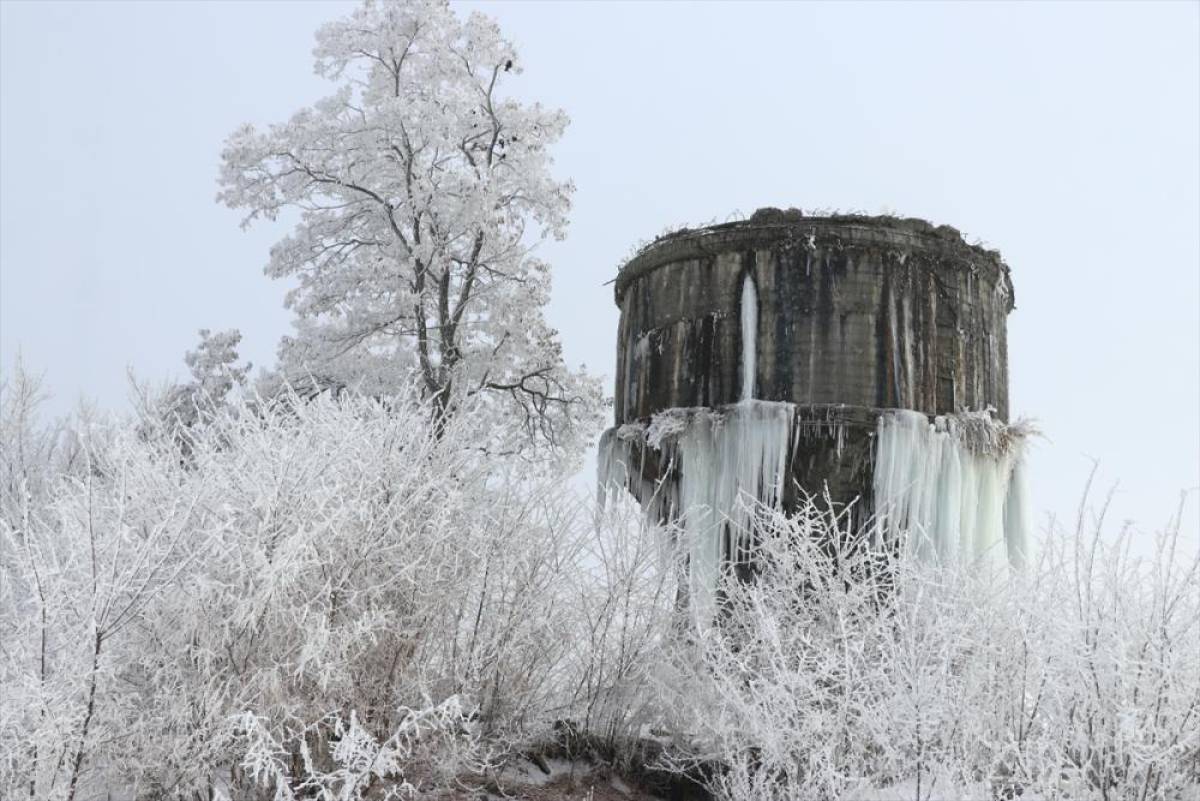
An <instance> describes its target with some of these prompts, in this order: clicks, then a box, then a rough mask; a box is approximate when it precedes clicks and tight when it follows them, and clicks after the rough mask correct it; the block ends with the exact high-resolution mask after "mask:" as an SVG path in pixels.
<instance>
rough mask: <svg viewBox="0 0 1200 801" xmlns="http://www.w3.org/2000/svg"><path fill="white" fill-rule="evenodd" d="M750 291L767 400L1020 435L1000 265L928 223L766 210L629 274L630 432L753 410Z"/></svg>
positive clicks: (625, 391)
mask: <svg viewBox="0 0 1200 801" xmlns="http://www.w3.org/2000/svg"><path fill="white" fill-rule="evenodd" d="M747 279H749V282H750V283H748V282H747ZM749 285H752V286H753V289H754V291H755V292H756V295H757V301H758V314H757V325H756V326H755V329H754V337H755V339H756V343H754V344H755V345H756V356H757V358H756V359H755V370H754V384H755V387H754V392H753V396H754V397H755V398H758V399H762V400H776V401H789V402H792V403H796V404H801V405H809V406H812V405H823V404H844V405H847V406H853V407H860V408H863V409H870V408H901V409H913V410H917V411H922V412H925V413H927V414H931V415H932V414H944V413H949V412H958V411H962V410H964V409H974V410H979V409H984V408H987V407H989V406H991V407H993V408H995V409H996V412H997V415H998V416H999V417H1000V418H1001V419H1007V416H1008V359H1007V342H1006V337H1005V318H1006V316H1007V315H1008V313H1009V311H1011V310H1012V308H1013V291H1012V283H1011V280H1010V279H1009V272H1008V268H1007V267H1006V266H1005V264H1004V263H1003V262H1002V261H1001V259H1000V256H999V254H998V253H996V252H995V251H989V250H985V249H983V248H981V247H976V246H972V245H968V244H967V243H965V242H964V241H963V239H962V237H961V235H960V234H959V233H958V231H956V230H954V229H953V228H950V227H948V226H942V227H938V228H935V227H934V226H932V225H930V224H929V223H927V222H924V221H922V220H913V219H898V218H893V217H860V216H839V217H802V216H800V215H799V213H791V212H781V211H776V210H762V211H759V212H758V213H756V214H755V215H754V216H753V217H752V218H751V219H750V220H749V221H747V222H738V223H730V224H726V225H717V226H712V227H710V228H702V229H698V230H685V231H680V232H678V233H675V234H672V235H670V236H667V237H663V238H661V239H659V240H657V241H655V242H654V243H653V244H651V245H650V246H648V247H647V248H645V249H644V250H642V251H641V252H640V253H639V254H638V255H637V256H636V257H635V258H634V259H633V260H632V261H630V262H629V263H628V264H627V265H626V266H625V267H624V269H622V270H621V272H620V275H619V276H618V278H617V281H616V299H617V305H618V306H619V307H620V309H621V322H620V328H619V333H618V341H617V373H616V422H617V423H618V424H621V423H628V422H632V421H635V420H639V419H646V418H649V417H650V416H652V415H653V414H655V413H657V412H660V411H663V410H665V409H671V408H682V407H693V406H708V407H717V406H722V405H725V404H729V403H734V402H736V401H738V400H739V399H741V392H742V384H743V381H742V370H743V366H744V365H743V355H744V354H745V353H746V352H747V350H748V349H747V343H744V342H743V331H742V329H743V326H742V317H741V308H742V294H743V292H744V291H745V287H746V286H749Z"/></svg>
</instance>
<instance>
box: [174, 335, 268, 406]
mask: <svg viewBox="0 0 1200 801" xmlns="http://www.w3.org/2000/svg"><path fill="white" fill-rule="evenodd" d="M241 341H242V334H241V332H240V331H238V330H237V329H230V330H228V331H217V332H216V333H213V332H212V331H209V330H208V329H207V328H201V329H200V344H199V345H197V346H196V349H195V350H189V351H188V352H187V353H186V354H184V357H183V361H184V364H186V365H187V366H188V371H189V372H190V373H191V374H192V380H191V381H189V382H187V383H184V384H178V385H176V386H174V387H172V388H171V389H170V390H169V391H168V392H167V393H166V395H165V397H164V398H163V408H162V410H161V411H160V412H159V414H160V415H165V416H166V417H167V418H168V419H169V421H170V422H173V423H174V422H178V423H182V424H183V425H184V426H191V425H194V424H195V423H196V422H198V421H199V420H201V419H202V418H203V417H205V416H209V415H211V414H212V412H213V411H214V410H215V409H216V408H218V407H219V406H220V405H221V404H223V403H224V402H225V401H226V400H227V399H228V397H229V393H230V392H232V391H233V389H234V388H235V387H241V386H243V385H244V384H245V382H246V375H247V374H248V373H249V372H250V367H251V365H250V364H249V363H247V364H244V365H241V366H238V363H237V362H238V350H237V348H238V343H240V342H241Z"/></svg>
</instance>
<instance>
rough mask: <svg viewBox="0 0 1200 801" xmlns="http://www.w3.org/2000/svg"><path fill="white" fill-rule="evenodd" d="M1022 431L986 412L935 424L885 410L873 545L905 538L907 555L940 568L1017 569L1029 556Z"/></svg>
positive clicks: (910, 413)
mask: <svg viewBox="0 0 1200 801" xmlns="http://www.w3.org/2000/svg"><path fill="white" fill-rule="evenodd" d="M1028 433H1029V429H1028V427H1027V426H1025V425H1023V424H1017V425H1012V426H1007V425H1004V424H1003V423H1000V422H998V421H996V420H993V419H992V417H991V415H990V414H989V413H987V412H973V413H972V412H966V413H962V414H956V415H946V416H940V417H936V418H934V420H933V422H932V423H931V422H930V421H929V418H928V417H926V416H925V415H924V414H922V413H920V412H913V411H908V410H904V409H894V410H889V411H887V412H885V413H884V414H882V415H881V416H880V418H879V427H878V431H877V434H876V446H875V474H874V486H873V489H874V495H875V499H874V501H875V525H874V530H873V533H874V538H875V541H876V543H877V544H878V543H879V542H881V541H896V540H897V539H898V538H899V537H900V536H901V535H903V534H905V533H907V534H908V537H909V540H908V541H909V547H910V550H911V551H912V552H913V553H915V554H916V555H918V556H920V557H924V558H930V559H932V558H936V559H938V560H940V561H949V560H953V559H960V560H966V561H971V562H974V561H982V562H984V563H991V564H997V563H999V562H1002V560H1003V556H1004V554H1005V553H1006V552H1007V555H1008V559H1009V561H1011V562H1012V564H1013V565H1014V566H1018V567H1019V566H1021V565H1022V564H1023V563H1024V560H1025V557H1026V555H1027V553H1028V548H1029V530H1030V520H1029V517H1030V509H1029V491H1028V487H1027V486H1026V479H1025V469H1024V458H1023V449H1024V439H1025V436H1026V435H1027V434H1028Z"/></svg>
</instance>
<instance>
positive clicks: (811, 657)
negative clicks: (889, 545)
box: [663, 507, 1200, 800]
mask: <svg viewBox="0 0 1200 801" xmlns="http://www.w3.org/2000/svg"><path fill="white" fill-rule="evenodd" d="M1083 521H1084V518H1083V517H1082V516H1081V518H1080V523H1079V526H1078V527H1077V528H1076V530H1075V531H1074V532H1063V531H1060V530H1058V529H1052V530H1051V531H1049V532H1048V536H1047V539H1046V543H1045V546H1044V548H1043V552H1042V555H1041V559H1040V561H1038V562H1037V563H1035V564H1034V565H1032V566H1031V567H1030V568H1029V570H1028V572H1027V573H1026V574H1024V575H1013V576H1010V577H1006V578H995V577H992V576H991V575H990V574H989V575H984V574H980V573H977V572H974V571H972V570H971V569H964V568H961V567H953V568H951V567H938V566H929V565H921V564H917V563H914V562H913V561H910V560H906V559H903V558H899V557H892V556H881V555H880V554H878V553H872V552H870V551H868V550H866V549H865V548H863V547H862V543H863V542H864V541H865V537H862V536H855V532H848V531H845V530H844V528H843V526H842V525H841V521H840V520H837V519H834V518H832V517H830V516H829V515H826V514H823V513H821V512H819V511H818V510H816V509H813V508H811V507H810V508H806V509H804V510H802V511H801V512H800V513H799V514H798V515H796V516H794V517H785V516H783V515H782V514H779V513H777V512H773V511H771V510H770V509H766V508H762V509H760V510H759V515H758V521H757V526H758V532H759V535H760V537H759V544H758V547H757V552H756V553H755V557H756V559H757V561H758V564H759V565H760V566H761V569H760V571H759V572H758V573H757V575H756V576H755V578H754V580H753V581H751V582H748V583H746V582H739V581H732V580H730V581H727V582H725V583H724V584H723V585H722V592H723V594H724V596H725V605H724V613H723V615H722V617H721V618H720V620H719V621H718V623H716V624H715V625H713V626H711V627H709V628H707V629H706V630H704V631H702V632H698V633H697V634H696V635H695V638H694V640H695V641H694V642H689V643H686V644H683V645H681V646H680V647H678V648H677V650H676V656H675V659H674V660H673V671H672V672H671V673H669V674H668V677H667V680H666V681H664V684H663V687H664V690H666V691H667V692H668V693H671V694H670V695H669V698H670V701H669V703H668V705H669V706H671V707H673V708H675V709H676V710H678V711H679V714H678V715H677V716H676V718H675V720H674V725H673V728H674V729H675V730H676V731H677V732H679V733H680V735H679V737H678V743H679V746H680V747H679V749H678V750H677V751H676V752H675V753H674V754H673V755H672V762H673V764H674V767H675V768H676V769H677V770H681V771H683V770H689V769H694V768H695V767H696V766H697V765H706V766H708V768H709V769H710V770H711V775H712V779H711V781H710V785H711V788H712V789H713V790H714V793H715V795H716V796H717V797H718V798H722V799H731V800H732V799H770V798H777V799H792V798H864V799H865V798H882V797H898V798H914V799H927V798H928V799H947V798H949V799H966V798H979V799H989V798H997V797H1016V794H1024V797H1026V798H1044V799H1050V798H1064V799H1065V798H1071V799H1080V798H1106V799H1113V798H1129V799H1135V798H1136V799H1142V798H1162V799H1171V798H1184V797H1188V795H1189V793H1194V792H1196V790H1197V789H1198V788H1200V726H1198V725H1197V723H1198V720H1197V715H1198V714H1200V706H1198V705H1200V581H1198V575H1197V557H1195V556H1190V557H1189V556H1188V555H1186V554H1183V553H1179V552H1177V550H1176V548H1177V544H1178V541H1179V531H1178V527H1177V526H1172V527H1170V528H1169V530H1168V531H1167V532H1166V533H1165V534H1163V535H1161V537H1160V540H1159V549H1158V551H1157V553H1156V557H1155V558H1154V559H1153V560H1150V561H1148V562H1139V561H1137V560H1134V559H1132V558H1130V556H1129V553H1128V544H1129V540H1128V538H1129V536H1130V532H1128V531H1124V532H1121V533H1120V535H1118V536H1117V537H1116V538H1115V539H1113V540H1106V539H1105V538H1103V537H1101V521H1095V522H1094V523H1093V524H1090V525H1085V523H1084V522H1083ZM897 793H898V795H897Z"/></svg>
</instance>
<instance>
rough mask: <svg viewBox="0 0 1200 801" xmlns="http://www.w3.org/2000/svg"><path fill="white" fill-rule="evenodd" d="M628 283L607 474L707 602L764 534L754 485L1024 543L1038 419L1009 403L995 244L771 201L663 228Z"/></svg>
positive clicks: (978, 537) (985, 542) (1007, 305)
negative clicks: (680, 552)
mask: <svg viewBox="0 0 1200 801" xmlns="http://www.w3.org/2000/svg"><path fill="white" fill-rule="evenodd" d="M616 300H617V305H618V306H619V307H620V309H621V320H620V327H619V333H618V341H617V372H616V403H615V406H616V420H615V425H614V426H613V427H612V428H610V429H609V430H608V431H607V432H605V435H604V438H603V440H602V442H601V448H600V474H601V488H602V489H605V490H607V489H608V488H611V487H612V486H613V485H614V484H617V485H621V486H624V487H625V488H627V489H629V490H630V492H632V493H633V494H634V496H635V497H636V498H637V499H638V501H639V502H640V503H641V504H642V505H643V507H645V508H646V510H647V512H649V513H651V514H652V515H653V516H655V517H657V518H659V519H661V520H663V521H673V522H677V523H679V524H680V525H681V527H682V530H683V531H684V532H685V539H686V545H685V547H686V549H687V553H688V560H689V564H690V565H691V566H692V567H691V580H692V584H693V587H692V590H693V591H694V593H695V596H694V597H697V598H701V599H703V598H707V599H709V605H710V606H711V599H712V597H713V595H712V593H713V587H714V586H715V582H716V580H717V579H716V577H717V576H718V575H720V565H721V563H722V561H728V560H734V561H735V562H736V561H737V559H738V557H737V556H736V552H737V549H738V548H740V547H741V546H740V545H739V544H738V543H739V542H745V541H746V538H747V537H750V536H751V535H752V532H750V531H749V529H750V528H752V527H753V525H752V521H751V520H750V518H749V517H748V515H749V514H750V513H749V512H747V511H746V508H745V503H744V499H745V498H746V496H750V497H754V498H757V499H758V500H759V501H761V502H764V503H766V504H768V505H771V506H775V507H782V508H784V509H785V510H786V509H788V508H795V506H796V505H797V504H798V503H799V502H800V501H801V500H802V496H803V495H808V496H810V497H815V498H816V499H817V500H818V501H819V502H821V503H826V504H829V503H832V505H833V506H834V507H835V509H836V508H838V507H844V506H846V505H850V507H851V509H852V513H851V514H852V516H853V518H854V520H855V523H856V525H859V526H860V527H861V526H862V525H867V526H868V528H866V529H861V528H860V530H863V531H865V532H867V533H870V535H871V537H872V540H873V541H884V540H886V539H889V538H891V539H893V540H899V539H901V538H903V539H905V541H906V542H908V543H909V544H910V546H911V547H912V549H913V550H914V552H916V553H919V554H930V555H936V556H937V558H956V559H957V558H967V559H970V560H977V559H980V558H983V557H984V556H987V557H989V558H990V556H991V555H994V554H996V553H999V552H1003V551H1005V550H1007V553H1008V556H1009V558H1010V559H1011V560H1012V561H1013V562H1014V563H1019V562H1020V561H1021V559H1023V558H1024V552H1025V548H1026V540H1027V532H1028V528H1029V525H1028V503H1027V498H1028V496H1027V493H1026V492H1025V490H1024V481H1023V478H1022V474H1023V470H1022V469H1021V462H1022V456H1021V454H1022V448H1023V445H1022V443H1023V441H1024V438H1025V436H1026V434H1028V433H1029V432H1030V430H1031V429H1030V427H1028V426H1027V425H1025V424H1023V423H1018V424H1015V425H1010V424H1009V423H1008V422H1007V419H1008V354H1007V337H1006V335H1005V322H1006V318H1007V316H1008V314H1009V312H1010V311H1012V309H1013V289H1012V282H1011V280H1010V277H1009V271H1008V267H1007V266H1006V265H1005V264H1004V262H1003V261H1002V260H1001V258H1000V255H999V254H998V253H996V252H995V251H991V250H987V249H985V248H982V247H979V246H975V245H969V244H967V243H966V242H964V241H963V238H962V236H961V235H960V234H959V232H958V231H956V230H955V229H953V228H950V227H948V226H941V227H934V226H933V225H930V224H929V223H927V222H924V221H922V220H913V219H900V218H895V217H865V216H858V215H845V216H830V217H805V216H803V215H802V214H801V213H800V212H797V211H786V212H785V211H779V210H776V209H763V210H760V211H758V212H756V213H755V214H754V216H753V217H751V218H750V220H748V221H745V222H738V223H730V224H726V225H715V226H711V227H708V228H701V229H697V230H684V231H679V232H676V233H674V234H671V235H668V236H664V237H661V238H659V239H658V240H656V241H655V242H653V243H651V244H650V245H648V246H647V247H645V248H643V249H642V250H641V251H640V252H639V253H638V254H637V255H636V256H635V257H634V258H633V259H632V260H631V261H630V262H629V263H628V264H627V265H625V266H624V268H623V269H622V270H621V271H620V274H619V275H618V277H617V280H616ZM701 605H702V606H703V605H704V604H701Z"/></svg>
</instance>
